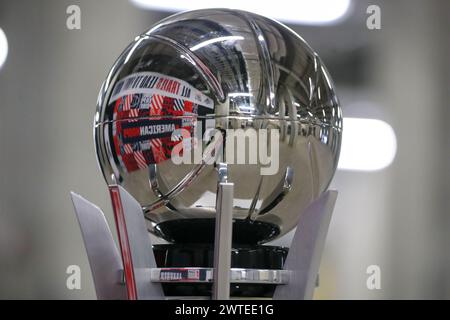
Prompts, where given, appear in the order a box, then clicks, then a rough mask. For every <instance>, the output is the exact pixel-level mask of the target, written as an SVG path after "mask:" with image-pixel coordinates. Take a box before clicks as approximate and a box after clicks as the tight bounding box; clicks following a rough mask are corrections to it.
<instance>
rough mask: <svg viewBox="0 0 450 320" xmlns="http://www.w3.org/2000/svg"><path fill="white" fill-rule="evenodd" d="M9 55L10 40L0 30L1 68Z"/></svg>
mask: <svg viewBox="0 0 450 320" xmlns="http://www.w3.org/2000/svg"><path fill="white" fill-rule="evenodd" d="M7 55H8V40H7V39H6V35H5V33H4V32H3V30H2V29H1V28H0V68H1V67H2V66H3V63H5V60H6V56H7Z"/></svg>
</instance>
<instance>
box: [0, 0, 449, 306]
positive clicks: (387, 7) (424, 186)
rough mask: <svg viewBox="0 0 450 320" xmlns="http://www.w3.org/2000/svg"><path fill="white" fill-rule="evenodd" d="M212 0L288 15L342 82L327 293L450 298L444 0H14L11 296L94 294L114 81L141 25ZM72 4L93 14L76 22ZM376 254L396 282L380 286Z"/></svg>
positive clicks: (5, 165)
mask: <svg viewBox="0 0 450 320" xmlns="http://www.w3.org/2000/svg"><path fill="white" fill-rule="evenodd" d="M241 2H244V1H241ZM204 3H207V5H208V6H213V7H227V6H231V7H233V6H235V4H236V5H244V6H245V8H246V9H247V10H250V11H255V12H257V13H263V14H264V13H265V14H266V15H268V16H272V17H273V18H276V19H279V20H281V21H282V22H285V23H286V24H288V26H289V27H291V28H292V29H294V30H295V31H296V32H298V33H299V34H300V35H301V36H302V37H303V38H304V39H305V40H306V41H307V42H308V43H309V44H310V45H311V46H312V47H313V48H314V49H315V50H316V51H317V53H318V54H319V56H320V57H321V58H322V59H323V60H324V62H325V64H326V66H327V67H328V69H329V70H330V73H331V75H332V77H333V80H334V82H335V83H336V85H337V89H338V91H337V92H338V96H339V98H340V100H341V103H342V108H343V113H344V117H345V120H344V128H345V129H344V142H343V150H342V157H341V162H340V164H339V167H340V169H339V170H338V171H337V173H336V175H335V178H334V180H333V182H332V186H331V187H332V188H334V189H337V190H339V197H338V201H337V205H336V209H335V211H334V216H333V219H332V222H331V225H330V231H329V235H328V238H327V243H326V245H325V251H324V254H323V259H322V264H321V272H320V287H319V288H318V289H317V290H316V295H315V296H316V298H318V299H390V298H395V299H409V298H412V299H419V298H423V299H433V298H437V299H448V298H450V249H449V248H450V235H449V232H450V210H449V208H450V170H448V164H449V160H450V157H449V156H450V148H449V146H450V133H449V130H448V129H447V126H448V120H447V119H449V118H450V105H449V103H448V101H449V99H450V90H449V89H450V63H449V62H448V57H450V38H449V34H448V31H449V30H450V2H448V1H445V0H430V1H423V0H421V1H419V0H398V1H387V0H386V1H381V0H371V1H365V0H361V1H356V0H339V1H338V0H334V1H325V0H321V1H314V0H312V1H306V0H302V1H289V2H288V1H276V2H274V3H273V4H266V2H259V1H258V2H257V1H247V2H245V4H242V3H241V4H239V2H236V1H228V2H225V1H217V3H215V2H214V1H207V2H204V1H194V0H192V1H177V0H173V1H171V0H166V1H156V0H155V1H150V0H148V1H147V0H133V1H128V0H114V1H111V0H96V1H87V0H83V1H76V0H40V1H31V0H29V1H24V0H9V1H8V0H0V111H1V113H0V274H1V275H2V277H1V280H0V298H4V299H12V298H19V299H28V298H37V299H44V298H47V299H93V298H95V292H94V287H93V283H92V278H91V275H90V270H89V264H88V260H87V256H86V253H85V249H84V245H83V242H82V238H81V233H80V229H79V226H78V223H77V220H76V218H75V214H74V211H73V207H72V203H71V200H70V196H69V192H70V190H74V191H76V192H77V193H80V194H82V195H83V196H85V197H86V198H87V199H89V200H90V201H92V202H94V203H96V204H97V205H98V206H100V207H101V208H102V209H103V210H104V212H105V214H106V216H107V219H108V221H109V223H110V226H111V229H114V227H113V216H112V210H111V206H110V203H109V196H108V192H107V188H106V185H105V182H104V180H103V177H102V175H101V173H100V170H99V169H98V166H97V163H96V157H95V151H94V144H93V138H92V123H93V115H94V109H95V103H96V99H97V95H98V91H99V89H100V85H101V83H102V81H103V80H104V79H105V77H106V75H107V72H108V71H109V69H110V67H111V66H112V64H113V62H114V61H115V59H116V58H117V57H118V56H119V54H120V53H121V52H122V50H123V49H124V48H125V47H126V46H127V45H128V44H129V43H130V42H131V41H132V40H133V39H134V38H135V37H136V36H137V35H139V34H140V33H142V32H144V31H145V30H146V29H149V28H150V27H151V26H152V25H153V24H154V23H156V22H157V21H159V20H160V19H162V18H164V17H166V16H168V15H171V14H173V13H174V12H177V11H180V10H185V9H189V8H198V7H201V6H202V5H204ZM283 3H285V5H283ZM228 4H229V5H228ZM70 5H77V6H78V7H79V8H80V12H81V20H80V21H81V24H80V26H81V29H74V30H71V29H69V28H68V27H67V20H68V18H69V17H70V16H71V14H69V13H67V11H66V10H67V8H68V7H69V6H70ZM371 5H375V6H376V7H373V6H372V7H369V6H371ZM253 8H254V9H253ZM368 8H369V10H368ZM377 8H379V9H380V11H379V14H380V22H381V24H380V25H379V27H380V29H371V28H372V27H373V26H374V23H375V26H376V21H375V22H374V21H373V18H374V16H373V14H377ZM374 10H375V11H374ZM368 12H369V13H368ZM371 17H372V18H371ZM368 26H369V27H368ZM373 120H377V121H373ZM363 135H364V136H366V137H369V138H370V139H368V140H367V141H360V139H359V138H360V137H361V136H363ZM279 242H281V243H288V242H289V236H288V237H286V238H285V239H281V240H280V241H279ZM69 265H79V266H80V268H81V276H82V278H81V279H82V281H81V289H80V290H68V289H67V287H66V279H67V277H68V275H67V274H66V269H67V267H68V266H69ZM373 265H375V266H378V267H379V268H380V272H381V273H380V275H381V288H380V289H375V290H369V288H368V287H367V284H366V282H367V279H368V277H369V276H370V274H368V273H367V269H368V267H369V266H373Z"/></svg>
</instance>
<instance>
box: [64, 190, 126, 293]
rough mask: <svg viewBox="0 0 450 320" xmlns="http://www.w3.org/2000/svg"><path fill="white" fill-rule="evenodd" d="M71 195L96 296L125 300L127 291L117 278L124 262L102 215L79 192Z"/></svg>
mask: <svg viewBox="0 0 450 320" xmlns="http://www.w3.org/2000/svg"><path fill="white" fill-rule="evenodd" d="M70 195H71V197H72V202H73V206H74V208H75V213H76V215H77V219H78V223H79V224H80V229H81V234H82V235H83V241H84V246H85V248H86V253H87V256H88V259H89V266H90V268H91V273H92V280H93V281H94V285H95V292H96V294H97V299H100V300H125V299H126V298H127V292H126V289H125V287H124V286H123V285H121V281H120V280H121V274H122V273H123V264H122V260H121V259H120V255H119V250H117V246H116V243H115V242H114V238H113V236H112V234H111V231H110V230H109V226H108V222H107V221H106V219H105V215H104V214H103V212H102V210H101V209H100V208H99V207H97V206H95V205H94V204H92V203H91V202H89V201H87V200H86V199H84V198H83V197H81V196H80V195H78V194H76V193H74V192H71V193H70Z"/></svg>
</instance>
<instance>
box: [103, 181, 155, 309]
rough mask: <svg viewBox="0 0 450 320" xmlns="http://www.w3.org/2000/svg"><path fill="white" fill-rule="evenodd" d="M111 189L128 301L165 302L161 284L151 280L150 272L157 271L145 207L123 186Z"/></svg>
mask: <svg viewBox="0 0 450 320" xmlns="http://www.w3.org/2000/svg"><path fill="white" fill-rule="evenodd" d="M109 188H110V193H111V197H112V200H113V209H114V213H115V217H116V224H117V228H118V233H119V238H120V241H121V251H122V259H123V260H124V275H125V281H126V286H127V290H128V298H129V299H132V300H134V299H147V300H149V299H150V300H159V299H164V293H163V291H162V288H161V285H160V284H159V283H154V282H151V281H150V278H151V269H153V268H156V262H155V257H154V255H153V251H152V244H151V240H150V236H149V234H148V232H147V229H146V227H145V226H146V224H145V219H144V215H143V212H142V207H141V206H140V204H139V203H138V202H137V201H136V199H134V198H133V197H132V196H131V195H130V194H129V193H128V192H127V191H126V190H125V189H124V188H122V187H121V186H117V185H114V186H110V187H109ZM133 282H134V283H133Z"/></svg>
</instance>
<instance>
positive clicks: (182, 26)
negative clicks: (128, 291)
mask: <svg viewBox="0 0 450 320" xmlns="http://www.w3.org/2000/svg"><path fill="white" fill-rule="evenodd" d="M156 82H158V83H156ZM150 87H151V88H152V89H149V88H150ZM156 87H158V88H159V89H160V90H159V91H158V90H156V89H155V88H156ZM128 88H129V89H128ZM142 88H143V89H142ZM164 91H165V92H166V93H164ZM180 92H181V94H180ZM180 101H181V103H182V104H183V107H182V108H181V111H180V108H178V109H177V106H178V105H177V103H180ZM158 121H159V122H160V123H164V124H167V123H169V126H170V125H171V124H173V123H176V125H175V128H177V130H178V129H179V128H180V126H184V127H185V128H187V130H190V132H191V133H192V134H193V135H197V134H198V133H199V132H200V133H203V132H204V131H205V130H206V129H209V128H217V129H220V130H221V131H222V132H223V141H222V140H221V139H209V140H208V139H205V140H200V143H199V145H192V146H191V147H192V148H193V149H196V148H198V147H200V146H201V147H203V148H206V147H207V146H211V145H213V147H214V148H219V147H221V146H223V145H224V141H226V140H227V132H228V131H226V130H227V129H243V130H244V132H245V133H247V132H249V131H250V130H255V131H256V132H260V131H262V129H267V130H268V131H270V130H276V131H278V132H279V139H278V141H276V142H277V143H274V141H269V142H268V143H267V144H268V147H267V149H268V150H270V147H271V146H275V145H276V146H277V148H278V146H279V148H278V151H279V163H278V170H276V172H275V173H274V174H269V175H266V174H262V171H261V169H262V168H267V166H268V165H267V163H264V162H263V161H258V162H257V163H252V164H234V163H231V162H230V161H228V159H219V160H220V161H217V162H227V163H228V181H229V182H233V183H234V188H235V190H234V194H235V200H234V204H233V218H234V220H235V222H236V221H241V222H245V223H247V222H248V223H247V226H248V228H246V229H245V230H246V232H251V228H258V226H261V225H263V224H265V225H270V226H273V230H275V231H273V232H269V233H265V234H264V235H262V236H255V237H253V238H252V239H253V240H252V241H256V242H259V243H263V242H266V241H269V240H270V239H273V238H275V237H277V236H280V235H282V234H285V233H286V232H288V231H289V230H291V229H292V228H294V227H295V226H296V224H297V222H298V219H299V217H301V215H302V213H303V211H304V209H305V208H306V207H307V206H308V205H309V204H310V203H311V202H312V201H313V200H315V199H317V198H318V197H319V196H320V195H321V193H322V192H324V191H325V190H326V189H327V187H328V185H329V183H330V181H331V179H332V177H333V175H334V172H335V170H336V166H337V162H338V158H339V150H340V144H341V134H342V113H341V109H340V107H339V102H338V99H337V96H336V93H335V89H334V86H333V83H332V80H331V77H330V75H329V73H328V71H327V70H326V68H325V66H324V65H323V63H322V61H321V59H320V58H319V57H318V56H317V54H316V53H315V52H314V51H313V50H312V49H311V48H310V47H309V45H308V44H307V43H306V42H305V41H304V40H303V39H302V38H301V37H299V36H298V35H297V34H296V33H294V32H293V31H292V30H290V29H289V28H287V27H286V26H284V25H282V24H280V23H278V22H276V21H273V20H270V19H268V18H265V17H261V16H259V15H255V14H252V13H249V12H244V11H237V10H228V9H209V10H198V11H191V12H185V13H181V14H177V15H174V16H171V17H169V18H167V19H165V20H163V21H161V22H160V23H158V24H157V25H155V26H154V27H152V28H151V29H150V30H148V31H147V32H145V33H144V34H142V35H141V36H138V37H137V38H136V39H135V41H133V42H132V43H131V44H130V45H129V46H128V47H127V48H126V49H125V51H124V52H123V53H122V54H121V55H120V57H119V58H118V60H117V61H116V62H115V64H114V65H113V67H112V69H111V71H110V72H109V74H108V76H107V78H106V80H105V82H104V83H103V85H102V88H101V91H100V94H99V98H98V102H97V111H96V114H95V124H94V132H95V142H96V148H97V155H98V160H99V164H100V167H101V169H102V171H103V174H104V177H105V179H106V181H107V183H108V184H112V183H113V182H114V181H116V183H117V184H119V185H121V186H122V187H124V188H125V189H126V190H127V191H128V192H129V193H130V194H131V195H132V196H133V197H134V198H136V199H137V200H138V202H139V203H140V205H141V206H142V208H143V212H144V215H145V217H146V218H147V221H148V223H147V226H148V229H149V230H150V231H151V232H153V233H155V234H156V235H159V236H161V237H163V238H166V239H167V240H172V239H171V238H170V237H169V236H168V235H167V234H166V233H165V232H164V230H163V229H164V228H162V226H163V225H164V223H167V222H173V221H179V222H180V223H179V224H177V228H178V229H177V230H181V231H179V232H184V233H191V232H192V233H193V235H195V234H196V233H198V232H199V231H201V230H189V229H186V230H183V229H182V226H183V222H182V221H183V220H185V219H190V220H192V219H214V218H215V214H216V210H215V194H216V191H217V190H216V189H217V173H216V170H215V168H214V165H213V164H211V161H210V160H211V159H210V158H208V155H206V156H203V157H201V159H200V161H198V162H196V163H194V164H176V163H174V161H172V160H173V159H171V155H170V152H173V151H172V150H173V148H174V147H175V145H176V144H177V143H178V144H181V143H184V141H185V139H184V138H183V139H182V138H179V137H175V139H174V134H172V137H170V136H169V138H167V137H165V138H158V137H159V136H161V134H162V133H161V132H162V131H164V130H165V128H168V127H165V126H158V125H157V124H156V123H158ZM180 123H182V125H180ZM200 124H201V125H202V126H203V131H200V129H199V128H200ZM147 127H148V129H147ZM150 127H151V128H150ZM136 128H138V130H141V131H140V132H141V136H140V138H141V140H139V139H136V137H135V135H136V134H138V133H136V132H137V131H136V130H135V129H136ZM143 128H144V130H142V129H143ZM127 130H128V131H127ZM145 130H147V131H145ZM175 131H176V130H175ZM149 132H150V133H149ZM155 132H156V134H155ZM170 133H173V132H170ZM145 134H154V135H153V137H154V138H148V139H147V140H146V141H145V140H142V136H145ZM158 135H159V136H158ZM131 136H133V137H132V138H130V137H131ZM180 137H181V135H180ZM138 138H139V137H138ZM174 140H175V141H174ZM251 147H252V146H249V145H248V146H247V148H246V149H244V153H247V152H248V153H250V152H252V151H251V150H253V149H251ZM149 150H150V151H149ZM168 150H169V151H168ZM237 152H242V150H237ZM219 157H220V155H219ZM253 222H256V223H253ZM166 225H167V224H166ZM193 225H195V224H192V223H190V224H188V225H186V226H189V228H192V226H193ZM213 227H214V223H212V224H211V228H213ZM234 230H237V229H236V228H234ZM255 234H259V233H258V232H257V231H255ZM258 237H259V238H258ZM255 239H256V240H255ZM238 240H239V241H240V242H245V241H246V240H245V239H238Z"/></svg>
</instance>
